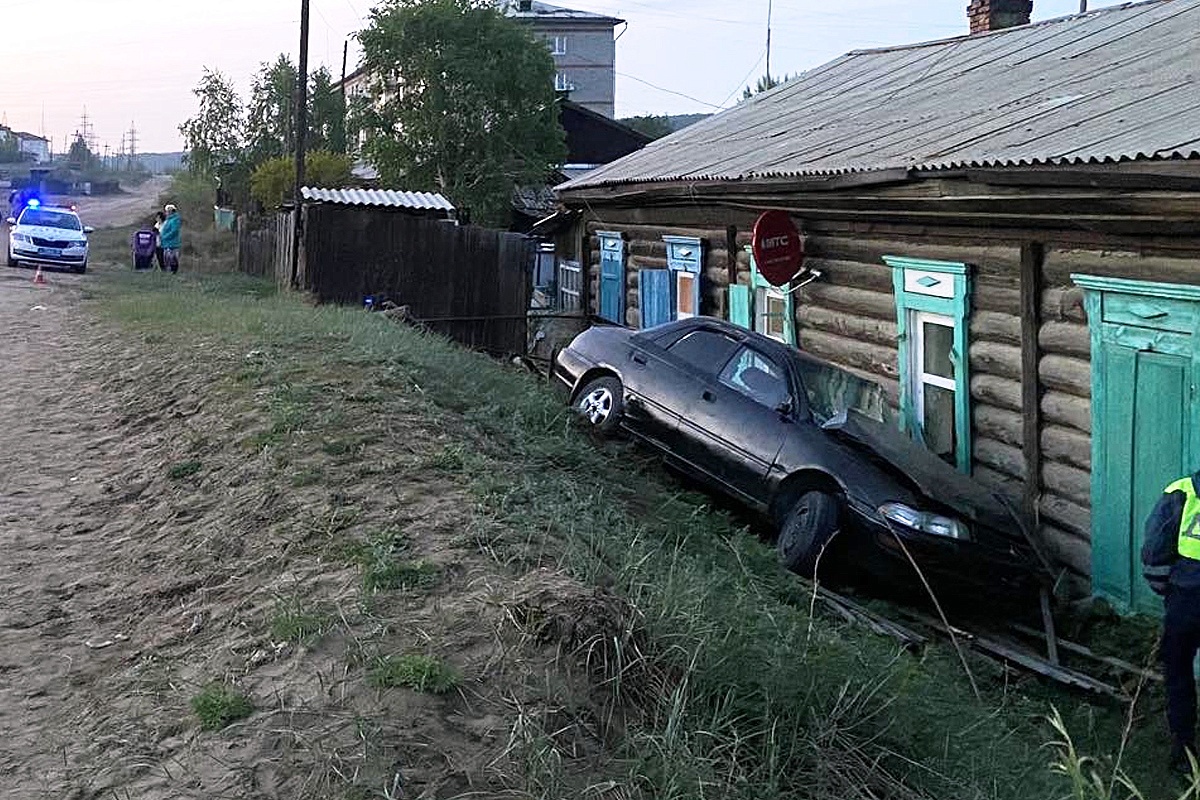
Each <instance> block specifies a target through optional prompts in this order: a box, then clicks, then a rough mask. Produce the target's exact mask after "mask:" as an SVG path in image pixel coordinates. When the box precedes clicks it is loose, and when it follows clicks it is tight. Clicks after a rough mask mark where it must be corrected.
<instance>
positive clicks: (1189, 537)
mask: <svg viewBox="0 0 1200 800" xmlns="http://www.w3.org/2000/svg"><path fill="white" fill-rule="evenodd" d="M1171 492H1183V496H1184V497H1185V498H1187V501H1186V502H1185V503H1184V504H1183V516H1181V517H1180V518H1179V545H1178V548H1179V555H1181V556H1182V557H1184V558H1190V559H1193V560H1195V561H1200V497H1197V496H1196V487H1195V486H1194V485H1192V479H1191V478H1180V479H1179V480H1177V481H1175V482H1174V483H1172V484H1171V485H1170V486H1168V487H1167V488H1166V490H1165V491H1164V494H1170V493H1171Z"/></svg>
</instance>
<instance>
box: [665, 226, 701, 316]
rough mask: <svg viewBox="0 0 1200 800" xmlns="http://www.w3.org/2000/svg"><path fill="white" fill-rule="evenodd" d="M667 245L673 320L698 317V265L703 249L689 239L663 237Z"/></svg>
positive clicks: (692, 239)
mask: <svg viewBox="0 0 1200 800" xmlns="http://www.w3.org/2000/svg"><path fill="white" fill-rule="evenodd" d="M663 241H664V242H666V243H667V269H668V270H670V272H671V275H672V276H673V278H674V281H673V285H672V292H671V294H672V297H671V300H672V303H671V305H672V309H671V312H672V313H671V317H672V319H688V318H690V317H696V316H699V315H700V265H701V264H702V263H703V255H704V246H703V245H702V244H701V243H700V240H699V239H697V238H695V237H692V236H664V237H663Z"/></svg>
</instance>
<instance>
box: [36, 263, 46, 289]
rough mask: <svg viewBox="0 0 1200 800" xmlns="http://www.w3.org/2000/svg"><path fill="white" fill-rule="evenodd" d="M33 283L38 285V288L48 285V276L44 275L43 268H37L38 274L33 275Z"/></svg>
mask: <svg viewBox="0 0 1200 800" xmlns="http://www.w3.org/2000/svg"><path fill="white" fill-rule="evenodd" d="M33 282H34V283H36V284H37V285H38V286H45V285H46V276H45V275H43V274H42V268H41V267H38V268H37V272H35V273H34V274H33Z"/></svg>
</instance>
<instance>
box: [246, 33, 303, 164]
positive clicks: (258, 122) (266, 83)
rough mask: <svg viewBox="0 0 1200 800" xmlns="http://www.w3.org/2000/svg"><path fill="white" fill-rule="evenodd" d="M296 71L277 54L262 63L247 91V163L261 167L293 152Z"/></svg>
mask: <svg viewBox="0 0 1200 800" xmlns="http://www.w3.org/2000/svg"><path fill="white" fill-rule="evenodd" d="M298 75H299V71H298V70H297V69H296V65H295V64H293V63H292V60H291V59H290V58H289V57H288V56H286V55H284V54H282V53H281V54H280V55H279V57H278V58H276V59H275V61H274V62H272V63H269V64H268V63H265V62H264V63H263V65H262V67H261V68H260V69H259V72H258V74H257V75H256V76H255V77H254V82H253V84H252V85H251V87H250V105H249V108H248V109H247V122H246V133H247V137H246V138H247V144H248V147H249V151H250V153H249V156H250V160H251V161H252V162H253V163H255V164H261V163H263V162H264V161H266V160H267V159H270V158H277V157H279V156H282V155H284V154H286V153H291V152H293V151H294V150H295V149H296V81H297V79H298Z"/></svg>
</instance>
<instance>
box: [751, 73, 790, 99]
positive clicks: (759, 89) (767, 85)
mask: <svg viewBox="0 0 1200 800" xmlns="http://www.w3.org/2000/svg"><path fill="white" fill-rule="evenodd" d="M798 77H800V76H799V75H783V76H776V75H763V76H761V77H759V79H758V83H756V84H754V90H753V91H751V90H750V87H749V86H747V87H746V88H745V89H743V90H742V99H743V100H749V99H750V98H751V97H753V96H754V95H756V94H762V93H763V92H766V91H770V90H771V89H774V88H775V87H776V86H779V85H780V84H784V83H787V82H788V81H790V80H791V79H792V78H798Z"/></svg>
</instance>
